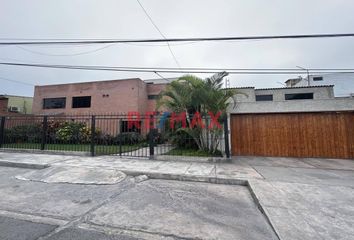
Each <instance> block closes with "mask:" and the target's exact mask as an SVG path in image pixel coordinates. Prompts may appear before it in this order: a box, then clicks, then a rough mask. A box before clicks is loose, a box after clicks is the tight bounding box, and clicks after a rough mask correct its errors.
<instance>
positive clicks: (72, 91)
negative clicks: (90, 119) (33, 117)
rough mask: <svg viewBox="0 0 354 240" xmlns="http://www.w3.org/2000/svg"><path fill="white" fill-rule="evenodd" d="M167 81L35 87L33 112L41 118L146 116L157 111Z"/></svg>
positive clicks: (115, 81) (112, 81)
mask: <svg viewBox="0 0 354 240" xmlns="http://www.w3.org/2000/svg"><path fill="white" fill-rule="evenodd" d="M166 86H167V82H164V83H163V82H159V81H153V80H150V81H142V80H141V79H139V78H132V79H121V80H109V81H96V82H84V83H71V84H57V85H45V86H35V90H34V102H33V113H34V114H40V115H58V114H64V115H80V114H93V115H103V114H110V113H114V114H120V113H127V112H139V113H145V112H149V111H155V110H156V100H157V98H158V95H159V94H160V92H161V91H162V90H164V89H165V88H166Z"/></svg>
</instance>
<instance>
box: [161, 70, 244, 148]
mask: <svg viewBox="0 0 354 240" xmlns="http://www.w3.org/2000/svg"><path fill="white" fill-rule="evenodd" d="M227 75H228V73H226V72H221V73H217V74H215V75H213V76H212V77H210V78H206V79H201V78H198V77H196V76H193V75H185V76H182V77H180V78H179V79H178V80H176V81H173V82H171V83H170V84H169V86H168V87H167V88H166V90H165V91H163V92H162V93H161V96H160V99H159V101H158V107H161V106H164V107H165V108H167V109H169V110H170V111H173V112H176V113H186V122H187V128H181V127H180V128H178V129H177V130H176V132H177V133H178V132H180V131H183V132H186V133H187V134H188V135H189V136H191V137H192V138H193V139H194V141H195V143H196V144H197V146H198V148H199V149H200V150H203V151H208V152H211V153H215V152H216V151H217V149H218V146H219V144H220V142H219V140H220V136H222V134H223V131H222V129H220V128H218V127H217V126H213V127H212V128H210V129H209V128H203V127H201V126H200V125H199V126H193V127H191V121H192V118H193V116H195V114H196V113H197V112H198V113H199V114H200V115H201V116H202V121H203V123H204V126H206V127H208V126H209V124H210V121H211V119H210V117H208V114H209V113H210V112H211V113H212V114H213V115H216V114H218V113H221V116H220V118H223V117H225V114H226V111H227V108H228V107H229V106H230V104H234V105H235V103H236V101H235V95H236V94H238V93H237V91H236V90H235V89H222V83H223V79H224V77H226V76H227ZM219 120H220V119H219Z"/></svg>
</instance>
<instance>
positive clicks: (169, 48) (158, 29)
mask: <svg viewBox="0 0 354 240" xmlns="http://www.w3.org/2000/svg"><path fill="white" fill-rule="evenodd" d="M136 1H137V2H138V4H139V5H140V7H141V9H142V10H143V11H144V13H145V15H146V16H147V18H148V19H149V20H150V22H151V24H152V25H153V26H154V27H155V29H156V30H157V31H158V32H159V33H160V35H161V36H162V37H163V38H164V39H167V38H166V36H165V35H164V34H163V33H162V32H161V30H160V28H159V27H158V26H157V25H156V23H155V22H154V20H152V17H151V16H150V15H149V13H148V12H147V11H146V9H145V8H144V6H143V5H142V4H141V2H140V1H139V0H136ZM166 44H167V47H168V50H169V51H170V53H171V56H172V58H173V60H174V61H175V63H176V65H177V66H178V67H179V68H181V65H180V64H179V62H178V60H177V58H176V56H175V54H174V53H173V51H172V49H171V46H170V44H169V42H166Z"/></svg>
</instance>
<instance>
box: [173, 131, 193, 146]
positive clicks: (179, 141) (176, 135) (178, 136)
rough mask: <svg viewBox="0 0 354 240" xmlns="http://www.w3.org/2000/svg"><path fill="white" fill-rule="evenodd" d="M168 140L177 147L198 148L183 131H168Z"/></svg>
mask: <svg viewBox="0 0 354 240" xmlns="http://www.w3.org/2000/svg"><path fill="white" fill-rule="evenodd" d="M169 135H170V137H169V139H170V141H171V143H172V144H174V145H176V146H177V147H178V148H187V149H199V148H198V145H197V144H196V142H195V141H194V139H193V138H192V137H191V136H190V135H189V134H188V133H186V132H184V131H174V132H171V133H169Z"/></svg>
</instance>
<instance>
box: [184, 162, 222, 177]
mask: <svg viewBox="0 0 354 240" xmlns="http://www.w3.org/2000/svg"><path fill="white" fill-rule="evenodd" d="M184 174H186V175H194V176H206V177H216V173H215V165H214V164H209V163H191V164H190V166H189V167H188V169H187V170H186V172H185V173H184Z"/></svg>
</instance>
